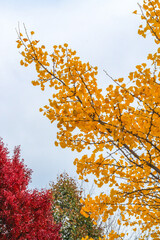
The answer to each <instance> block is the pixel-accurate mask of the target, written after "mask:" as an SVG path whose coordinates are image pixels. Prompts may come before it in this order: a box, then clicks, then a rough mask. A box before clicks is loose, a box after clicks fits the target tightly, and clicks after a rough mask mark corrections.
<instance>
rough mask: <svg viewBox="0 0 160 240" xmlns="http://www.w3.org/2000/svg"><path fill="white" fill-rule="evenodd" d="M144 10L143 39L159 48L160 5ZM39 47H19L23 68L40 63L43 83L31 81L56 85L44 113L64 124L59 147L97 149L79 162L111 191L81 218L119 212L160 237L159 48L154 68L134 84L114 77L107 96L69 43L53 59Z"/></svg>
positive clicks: (133, 78) (132, 78)
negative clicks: (149, 36)
mask: <svg viewBox="0 0 160 240" xmlns="http://www.w3.org/2000/svg"><path fill="white" fill-rule="evenodd" d="M140 9H141V10H142V19H144V20H145V23H146V26H145V27H144V28H143V27H142V26H140V29H141V30H140V31H139V34H140V35H143V36H144V37H145V34H146V32H147V31H150V33H151V34H152V35H153V36H154V38H155V42H156V43H159V37H160V30H159V26H160V25H159V24H160V22H159V16H160V14H159V13H160V3H159V1H156V0H150V1H145V0H144V4H143V6H142V7H140ZM135 13H136V12H135ZM31 35H33V32H32V33H31ZM38 43H39V41H37V40H31V39H30V38H29V36H28V35H27V37H23V35H22V34H21V33H20V34H19V39H18V41H17V47H18V48H21V49H22V48H23V49H22V50H21V54H22V57H23V59H22V60H21V61H20V64H21V65H24V66H28V64H31V63H34V64H35V68H36V71H37V80H35V81H32V84H33V85H40V86H41V89H42V90H44V89H45V85H46V84H48V85H49V87H52V88H53V96H52V99H49V104H48V105H45V106H44V108H41V109H40V111H42V112H43V114H44V115H45V116H47V118H48V119H49V120H50V121H51V123H52V122H54V121H57V122H58V123H57V127H58V129H59V131H58V133H57V141H56V142H55V145H56V146H58V145H60V146H61V147H62V148H65V147H69V148H71V149H72V150H77V151H78V152H80V151H82V150H83V149H90V148H91V149H92V150H93V151H92V154H91V156H87V155H84V156H83V157H82V158H81V159H75V161H74V164H75V165H77V173H78V174H79V176H80V178H81V179H83V178H84V177H86V176H87V175H88V174H94V176H95V183H96V184H97V185H98V186H99V187H101V186H103V185H104V184H106V185H107V186H108V188H107V189H109V188H110V190H108V192H106V193H102V194H100V195H99V196H97V197H95V198H91V197H90V196H88V198H87V199H86V200H85V201H84V204H85V206H84V208H83V209H82V213H83V214H84V215H85V216H86V217H88V216H90V217H92V218H93V219H95V220H97V219H98V217H99V216H100V215H101V216H102V218H103V220H104V221H106V219H107V218H108V216H109V215H113V214H114V212H115V211H116V210H117V209H120V210H121V211H122V221H124V222H125V224H126V225H128V222H129V224H130V225H131V226H132V225H134V224H137V223H138V224H139V225H141V229H142V231H143V232H145V231H146V230H147V229H152V228H153V230H154V233H153V234H154V235H153V238H154V239H156V237H157V236H159V234H160V230H159V225H160V191H159V190H160V71H159V66H160V48H158V49H157V52H156V53H153V54H149V55H148V60H150V62H151V67H150V66H149V67H147V64H146V63H142V64H140V65H137V66H136V70H135V71H134V72H131V73H130V74H129V85H128V84H127V85H126V82H125V80H124V79H123V78H120V79H117V80H114V82H115V83H116V84H117V85H116V86H115V87H114V86H113V85H109V86H107V88H106V95H103V94H102V91H101V89H99V88H98V86H97V79H96V75H97V67H92V66H91V65H90V64H89V63H83V62H82V61H81V60H80V58H79V57H77V55H76V52H75V51H72V50H71V49H70V48H68V45H67V44H66V43H65V44H64V45H63V46H61V45H59V46H53V53H51V54H49V53H48V52H47V51H45V46H44V45H42V46H38ZM86 181H87V179H86ZM125 213H127V215H125ZM128 215H129V216H130V217H129V219H126V217H125V216H128ZM132 216H134V217H135V218H136V220H135V221H131V220H132ZM155 236H156V237H155ZM142 239H143V238H142Z"/></svg>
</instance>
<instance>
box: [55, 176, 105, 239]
mask: <svg viewBox="0 0 160 240" xmlns="http://www.w3.org/2000/svg"><path fill="white" fill-rule="evenodd" d="M51 190H52V194H53V201H54V204H53V216H54V219H55V221H56V222H57V223H60V222H61V223H62V227H61V233H62V238H63V240H68V239H70V240H79V239H81V238H82V237H83V236H86V235H88V236H89V237H92V238H94V239H99V237H101V236H102V229H101V228H99V227H98V226H97V225H95V224H94V223H93V221H92V220H91V219H90V218H86V217H84V216H83V215H82V214H81V208H82V204H81V202H80V199H81V197H82V191H81V190H80V189H79V188H78V184H77V183H76V181H75V179H73V178H72V177H70V176H69V175H68V174H67V173H63V174H61V175H59V176H58V177H57V182H56V183H54V182H52V184H51Z"/></svg>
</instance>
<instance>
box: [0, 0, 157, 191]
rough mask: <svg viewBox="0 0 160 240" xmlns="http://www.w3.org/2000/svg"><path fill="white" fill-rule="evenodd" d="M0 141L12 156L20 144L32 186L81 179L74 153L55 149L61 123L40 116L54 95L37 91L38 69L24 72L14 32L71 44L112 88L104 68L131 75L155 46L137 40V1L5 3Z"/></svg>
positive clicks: (2, 14) (1, 22) (46, 41)
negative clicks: (62, 176)
mask: <svg viewBox="0 0 160 240" xmlns="http://www.w3.org/2000/svg"><path fill="white" fill-rule="evenodd" d="M0 4H1V6H0V10H1V12H0V32H1V38H0V56H1V57H0V137H2V138H3V141H4V143H5V144H7V145H8V148H9V150H10V151H11V153H12V152H13V148H14V146H17V145H21V156H22V158H24V161H25V164H26V165H27V166H28V167H29V168H31V169H32V170H33V174H32V183H31V185H30V186H31V187H36V188H42V187H48V186H49V185H48V184H49V182H50V181H53V180H55V179H56V176H57V174H60V173H62V172H63V171H64V170H65V171H66V172H68V173H69V174H70V175H71V176H76V168H75V167H74V166H73V160H74V158H75V157H77V156H78V154H77V153H76V152H71V151H70V150H69V149H61V148H59V147H58V148H57V147H55V146H54V141H55V140H56V131H57V129H56V125H55V124H50V122H49V120H48V119H47V118H45V117H43V115H42V114H41V113H40V112H39V108H40V107H41V106H44V105H45V104H46V103H47V102H48V98H49V96H50V95H51V93H49V92H48V93H47V92H42V91H40V88H39V87H33V86H32V84H31V81H32V80H34V79H35V77H36V75H35V71H34V68H33V67H28V68H23V67H21V66H20V65H19V61H20V59H21V57H20V54H19V53H18V50H17V48H16V40H17V36H16V31H15V28H16V27H17V26H18V22H19V23H20V26H21V29H22V31H23V23H25V25H26V27H27V29H28V31H31V30H34V31H35V33H36V35H35V37H36V39H40V40H41V43H43V44H44V45H46V47H47V48H48V49H51V47H52V46H53V45H55V44H63V43H64V42H67V43H68V44H69V46H70V47H71V48H72V49H75V50H76V51H77V54H78V55H79V56H80V57H81V59H82V60H83V61H89V62H90V63H91V64H92V65H93V66H98V67H99V75H98V78H99V82H100V85H101V86H103V87H104V86H106V87H107V85H108V84H110V81H109V79H108V78H107V77H106V76H105V74H104V72H103V69H105V70H107V71H108V72H109V73H110V75H112V76H113V77H114V78H117V77H127V75H128V73H129V72H130V71H134V67H135V65H137V64H140V63H142V62H145V61H146V56H147V53H148V52H151V51H152V50H153V44H150V43H151V41H152V40H151V39H150V38H149V37H148V38H147V40H145V39H143V38H142V37H140V36H138V34H137V30H138V25H139V23H140V19H139V17H138V16H136V15H134V14H132V12H133V11H134V10H135V9H138V6H137V1H135V0H121V1H120V0H81V1H79V0H51V1H49V0H48V1H42V0H41V1H38V0H35V1H33V0H32V1H31V0H28V1H20V0H15V1H13V0H8V1H2V0H0ZM82 154H83V153H82Z"/></svg>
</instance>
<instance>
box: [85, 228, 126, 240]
mask: <svg viewBox="0 0 160 240" xmlns="http://www.w3.org/2000/svg"><path fill="white" fill-rule="evenodd" d="M124 236H125V234H124V233H121V234H117V233H116V232H115V231H114V230H112V231H111V232H110V233H109V234H108V236H104V237H103V238H99V240H116V239H117V240H120V239H123V237H124ZM81 240H94V239H93V238H89V237H88V236H86V237H85V238H82V239H81Z"/></svg>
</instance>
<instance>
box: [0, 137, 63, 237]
mask: <svg viewBox="0 0 160 240" xmlns="http://www.w3.org/2000/svg"><path fill="white" fill-rule="evenodd" d="M30 178H31V170H29V169H28V168H27V167H26V166H25V165H24V163H23V161H21V160H20V149H19V147H18V148H15V151H14V155H13V157H12V158H9V156H8V150H7V148H5V147H4V144H3V142H2V141H0V239H2V240H5V239H6V240H8V239H11V240H15V239H20V240H25V239H28V240H29V239H30V240H37V239H40V240H42V239H43V240H44V239H46V240H48V239H53V240H60V239H61V238H60V234H59V230H60V225H57V224H55V222H54V221H53V217H52V212H51V207H52V206H51V193H50V192H49V191H38V190H33V191H29V190H28V189H27V187H28V183H29V180H30Z"/></svg>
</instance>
